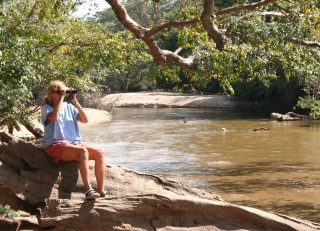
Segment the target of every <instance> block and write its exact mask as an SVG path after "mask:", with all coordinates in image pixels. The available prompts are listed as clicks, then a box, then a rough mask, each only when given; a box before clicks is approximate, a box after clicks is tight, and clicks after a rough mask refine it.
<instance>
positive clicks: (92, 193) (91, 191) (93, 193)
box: [85, 188, 100, 200]
mask: <svg viewBox="0 0 320 231" xmlns="http://www.w3.org/2000/svg"><path fill="white" fill-rule="evenodd" d="M85 197H86V200H92V199H95V198H98V197H100V194H99V193H97V192H96V191H95V190H94V189H92V188H91V189H89V190H88V191H87V192H86V194H85Z"/></svg>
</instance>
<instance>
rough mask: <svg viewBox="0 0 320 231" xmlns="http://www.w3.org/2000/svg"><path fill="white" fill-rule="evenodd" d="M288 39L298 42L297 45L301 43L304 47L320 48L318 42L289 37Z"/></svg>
mask: <svg viewBox="0 0 320 231" xmlns="http://www.w3.org/2000/svg"><path fill="white" fill-rule="evenodd" d="M289 41H291V42H293V43H296V44H299V45H302V46H305V47H313V48H320V43H317V42H312V41H301V40H298V39H296V38H290V39H289Z"/></svg>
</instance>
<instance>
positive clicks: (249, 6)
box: [215, 0, 277, 16]
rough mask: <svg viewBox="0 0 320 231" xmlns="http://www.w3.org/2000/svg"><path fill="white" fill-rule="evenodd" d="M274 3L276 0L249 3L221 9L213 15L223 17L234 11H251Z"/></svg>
mask: <svg viewBox="0 0 320 231" xmlns="http://www.w3.org/2000/svg"><path fill="white" fill-rule="evenodd" d="M276 1H277V0H262V1H260V2H254V3H249V4H243V5H237V6H232V7H228V8H225V9H222V10H220V11H218V12H217V13H216V14H215V15H217V16H221V15H224V14H229V13H231V12H234V11H240V10H246V9H253V8H257V7H260V6H264V5H268V4H269V3H272V2H276Z"/></svg>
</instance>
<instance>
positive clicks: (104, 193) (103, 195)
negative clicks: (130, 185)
mask: <svg viewBox="0 0 320 231" xmlns="http://www.w3.org/2000/svg"><path fill="white" fill-rule="evenodd" d="M107 193H108V190H105V191H103V192H101V193H100V197H105V196H106V195H107Z"/></svg>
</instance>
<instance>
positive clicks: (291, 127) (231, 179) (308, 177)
mask: <svg viewBox="0 0 320 231" xmlns="http://www.w3.org/2000/svg"><path fill="white" fill-rule="evenodd" d="M260 127H262V128H266V129H268V130H258V131H250V130H252V129H255V128H260ZM223 130H227V131H223ZM82 134H83V138H84V140H85V141H87V142H89V143H94V145H96V146H99V147H101V148H103V149H104V150H105V152H106V158H107V160H108V162H110V163H113V164H116V165H120V166H123V167H128V168H131V169H134V170H136V171H139V172H145V173H150V174H154V175H159V176H162V177H166V178H171V179H175V180H178V181H181V182H184V183H185V184H187V185H189V186H192V187H198V188H204V189H206V190H209V191H214V192H215V193H217V194H219V195H220V196H222V198H224V199H225V200H226V201H229V202H232V203H236V204H239V205H246V206H251V207H256V208H261V209H263V210H267V211H273V212H277V213H283V214H287V215H291V216H294V217H299V218H302V219H308V220H311V221H315V222H320V197H319V195H320V168H319V167H320V155H319V153H320V142H319V140H320V122H319V121H296V122H282V123H273V122H271V121H270V120H269V118H268V115H264V116H262V115H257V114H253V113H239V112H233V111H228V110H222V109H169V108H166V109H164V108H162V109H150V108H149V109H142V108H138V109H137V108H136V109H116V111H115V113H114V118H113V121H112V122H111V123H106V124H102V125H101V124H100V125H98V126H95V127H94V128H92V127H90V128H88V127H82Z"/></svg>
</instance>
